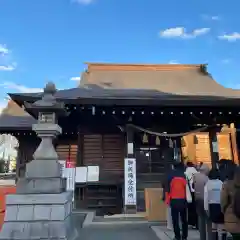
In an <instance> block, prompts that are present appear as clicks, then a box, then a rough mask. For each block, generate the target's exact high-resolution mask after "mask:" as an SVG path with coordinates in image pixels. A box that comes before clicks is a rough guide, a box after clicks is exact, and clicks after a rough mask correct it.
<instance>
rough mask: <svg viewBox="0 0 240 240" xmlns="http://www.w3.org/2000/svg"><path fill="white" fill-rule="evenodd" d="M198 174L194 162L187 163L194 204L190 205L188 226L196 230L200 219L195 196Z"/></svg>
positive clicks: (187, 173) (186, 172)
mask: <svg viewBox="0 0 240 240" xmlns="http://www.w3.org/2000/svg"><path fill="white" fill-rule="evenodd" d="M196 173H198V171H197V170H196V168H195V167H194V164H193V163H192V162H187V168H186V171H185V175H186V178H187V181H188V184H189V188H190V191H191V197H192V202H189V203H188V225H189V226H191V227H194V228H197V227H198V217H197V211H196V201H195V195H194V174H196Z"/></svg>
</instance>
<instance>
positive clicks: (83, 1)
mask: <svg viewBox="0 0 240 240" xmlns="http://www.w3.org/2000/svg"><path fill="white" fill-rule="evenodd" d="M72 1H73V2H75V3H79V4H84V5H88V4H91V3H92V2H93V1H94V0H72Z"/></svg>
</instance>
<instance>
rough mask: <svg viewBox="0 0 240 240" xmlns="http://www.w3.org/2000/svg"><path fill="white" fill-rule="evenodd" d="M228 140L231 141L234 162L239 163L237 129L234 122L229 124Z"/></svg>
mask: <svg viewBox="0 0 240 240" xmlns="http://www.w3.org/2000/svg"><path fill="white" fill-rule="evenodd" d="M229 129H230V141H231V149H232V156H233V161H234V163H236V164H238V165H239V163H240V162H239V158H238V157H239V156H238V146H237V131H236V128H235V125H234V123H231V124H230V128H229Z"/></svg>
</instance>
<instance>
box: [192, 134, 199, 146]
mask: <svg viewBox="0 0 240 240" xmlns="http://www.w3.org/2000/svg"><path fill="white" fill-rule="evenodd" d="M193 143H194V144H198V138H197V136H196V135H194V137H193Z"/></svg>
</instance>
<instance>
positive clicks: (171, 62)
mask: <svg viewBox="0 0 240 240" xmlns="http://www.w3.org/2000/svg"><path fill="white" fill-rule="evenodd" d="M168 64H179V62H178V61H176V60H170V61H169V62H168Z"/></svg>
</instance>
